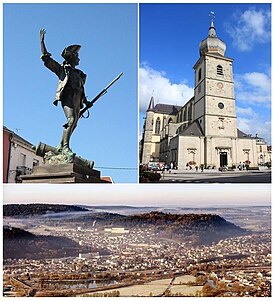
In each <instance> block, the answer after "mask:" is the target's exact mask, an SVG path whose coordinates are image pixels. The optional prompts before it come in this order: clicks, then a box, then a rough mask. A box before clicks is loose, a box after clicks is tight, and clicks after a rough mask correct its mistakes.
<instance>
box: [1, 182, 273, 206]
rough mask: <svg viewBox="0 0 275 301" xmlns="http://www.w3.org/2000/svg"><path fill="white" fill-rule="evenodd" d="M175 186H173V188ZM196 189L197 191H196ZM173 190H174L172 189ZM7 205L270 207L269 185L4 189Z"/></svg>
mask: <svg viewBox="0 0 275 301" xmlns="http://www.w3.org/2000/svg"><path fill="white" fill-rule="evenodd" d="M171 185H172V186H171ZM194 185H195V188H196V189H194ZM171 188H172V189H171ZM3 192H4V204H12V203H16V204H20V203H23V204H25V203H26V204H27V203H52V204H70V205H73V204H76V205H77V204H79V205H95V206H102V205H116V206H118V205H130V206H136V207H138V206H156V207H158V206H163V207H164V208H167V207H168V208H169V206H186V207H195V208H198V207H205V206H259V205H260V206H270V205H271V185H269V184H262V185H261V184H259V185H250V184H199V186H198V184H193V185H188V184H184V185H181V184H178V185H175V184H161V185H158V184H146V185H145V184H143V185H142V184H117V185H108V189H106V186H105V185H100V184H93V185H79V184H75V185H67V184H65V185H62V184H60V185H51V186H50V188H49V185H47V184H44V185H42V184H24V185H18V184H10V185H5V186H4V188H3Z"/></svg>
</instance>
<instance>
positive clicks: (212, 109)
mask: <svg viewBox="0 0 275 301" xmlns="http://www.w3.org/2000/svg"><path fill="white" fill-rule="evenodd" d="M199 50H200V57H199V59H198V61H197V62H196V63H195V65H194V67H193V68H194V71H195V87H194V96H193V97H192V98H191V99H190V100H189V101H188V102H187V103H186V104H185V105H184V106H183V107H179V106H173V105H165V104H157V105H155V104H154V98H153V97H152V98H151V100H150V103H149V106H148V109H147V112H146V119H145V123H144V129H143V137H142V140H141V151H140V161H141V163H143V164H146V163H148V162H149V161H159V162H167V163H169V162H171V161H174V162H176V164H177V166H178V168H179V169H182V168H185V167H186V165H187V164H189V165H197V166H200V165H204V166H205V167H206V168H219V167H225V166H227V167H233V168H234V166H235V167H236V166H238V165H239V164H240V162H242V163H245V164H249V166H250V167H257V166H259V165H264V164H266V163H267V162H270V161H271V150H270V147H269V146H268V145H267V144H266V143H265V142H264V140H263V139H262V138H260V137H257V135H256V136H255V137H252V136H251V135H247V134H245V133H243V132H242V131H240V130H239V129H237V116H236V106H235V96H234V80H233V69H232V64H233V59H231V58H228V57H226V56H225V50H226V45H225V43H224V42H223V41H222V40H221V39H219V38H218V37H217V34H216V29H215V26H214V22H213V20H212V21H211V25H210V28H209V32H208V36H207V38H206V39H204V40H203V41H202V42H201V43H200V46H199Z"/></svg>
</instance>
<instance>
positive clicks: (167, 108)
mask: <svg viewBox="0 0 275 301" xmlns="http://www.w3.org/2000/svg"><path fill="white" fill-rule="evenodd" d="M180 109H181V106H174V105H168V104H162V103H158V104H157V105H155V107H154V109H153V111H154V112H155V113H161V114H169V115H177V113H178V111H179V110H180Z"/></svg>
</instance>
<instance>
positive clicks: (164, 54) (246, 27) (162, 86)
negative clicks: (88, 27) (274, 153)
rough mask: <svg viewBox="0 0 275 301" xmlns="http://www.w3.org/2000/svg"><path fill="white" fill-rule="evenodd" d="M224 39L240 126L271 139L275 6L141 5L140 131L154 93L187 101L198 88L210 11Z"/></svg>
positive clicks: (176, 101)
mask: <svg viewBox="0 0 275 301" xmlns="http://www.w3.org/2000/svg"><path fill="white" fill-rule="evenodd" d="M211 11H213V12H214V13H215V19H214V24H215V27H216V32H217V35H218V37H219V38H220V39H221V40H223V41H224V42H225V43H226V46H227V50H226V53H225V55H226V56H227V57H229V58H233V59H234V62H233V72H234V81H235V98H236V112H237V126H238V128H239V129H240V130H242V131H243V132H245V133H247V134H252V135H253V136H255V134H258V136H260V137H262V138H264V139H265V140H266V141H267V142H268V143H271V5H270V4H255V3H251V4H246V3H244V4H238V3H226V4H217V3H212V4H207V3H205V4H201V3H200V4H199V3H191V4H190V3H189V4H185V3H176V4H141V7H140V66H139V81H140V85H139V93H140V96H139V98H140V102H139V109H140V112H141V113H140V119H139V122H140V134H141V129H142V126H143V123H144V120H143V117H144V116H145V113H144V112H145V111H146V109H147V108H148V104H149V100H150V98H151V96H154V98H155V101H156V103H167V104H173V105H184V104H185V102H187V101H188V100H189V99H190V98H191V97H192V96H193V88H194V70H193V66H194V64H195V63H196V61H197V60H198V58H199V43H200V42H201V41H202V40H203V39H205V38H206V37H207V35H208V29H209V25H210V17H209V14H210V12H211Z"/></svg>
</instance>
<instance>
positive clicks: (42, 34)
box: [40, 28, 51, 55]
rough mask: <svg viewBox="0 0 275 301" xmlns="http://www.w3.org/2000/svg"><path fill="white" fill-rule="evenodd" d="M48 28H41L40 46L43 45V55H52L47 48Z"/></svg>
mask: <svg viewBox="0 0 275 301" xmlns="http://www.w3.org/2000/svg"><path fill="white" fill-rule="evenodd" d="M45 34H46V30H45V29H44V28H41V29H40V46H41V52H42V55H51V54H50V53H49V52H48V51H47V48H46V45H45V42H44V39H45Z"/></svg>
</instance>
